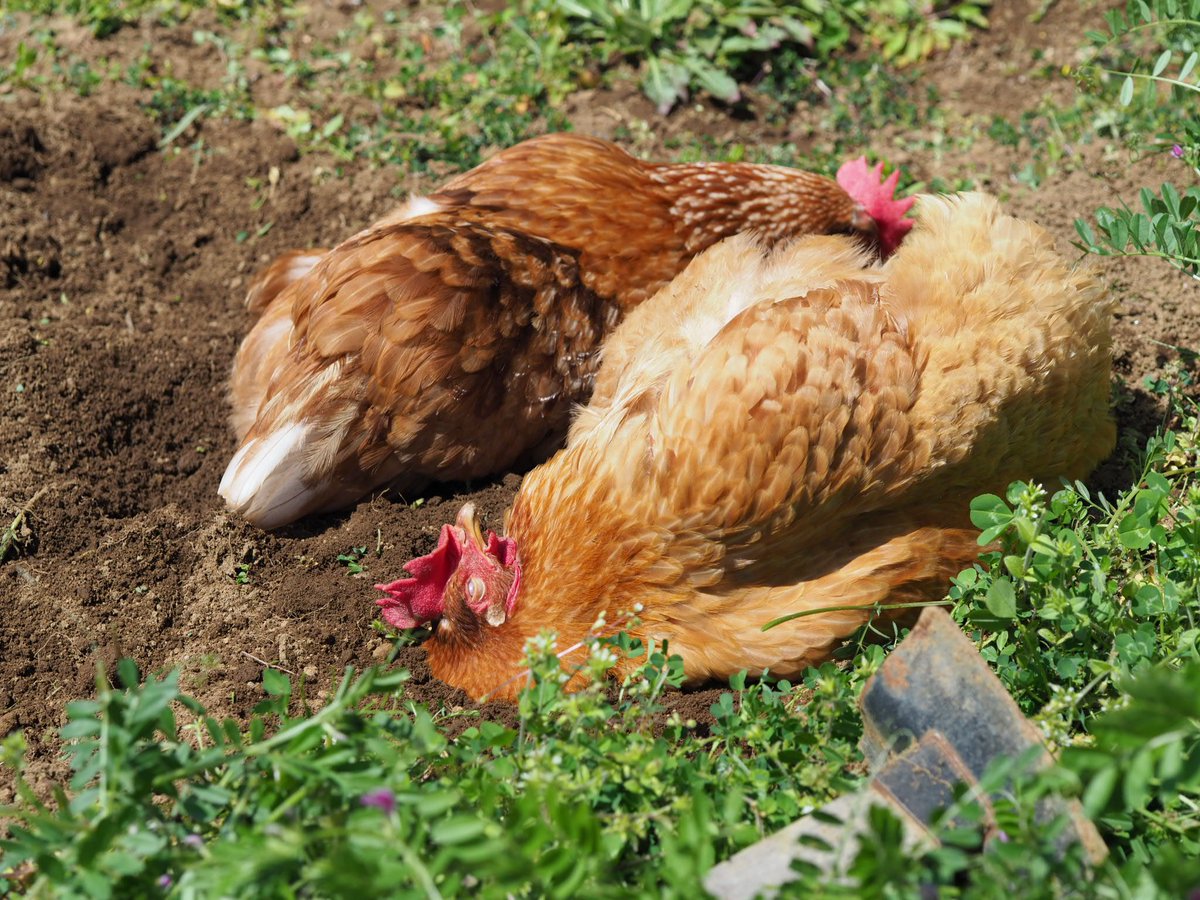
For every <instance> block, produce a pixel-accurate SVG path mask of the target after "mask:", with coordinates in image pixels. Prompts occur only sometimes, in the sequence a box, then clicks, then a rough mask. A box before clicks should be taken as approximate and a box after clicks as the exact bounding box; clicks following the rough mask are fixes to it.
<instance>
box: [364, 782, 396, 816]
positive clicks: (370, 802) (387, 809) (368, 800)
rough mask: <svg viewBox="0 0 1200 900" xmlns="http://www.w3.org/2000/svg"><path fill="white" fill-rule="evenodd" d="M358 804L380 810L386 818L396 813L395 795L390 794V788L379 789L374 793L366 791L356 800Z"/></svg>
mask: <svg viewBox="0 0 1200 900" xmlns="http://www.w3.org/2000/svg"><path fill="white" fill-rule="evenodd" d="M358 802H359V803H361V804H362V805H363V806H373V807H375V808H376V809H378V810H382V812H383V814H384V815H387V816H390V815H391V814H392V813H394V812H395V811H396V795H395V794H394V793H392V789H391V788H379V789H377V790H374V791H367V792H366V793H365V794H363V795H362V796H361V797H359V798H358Z"/></svg>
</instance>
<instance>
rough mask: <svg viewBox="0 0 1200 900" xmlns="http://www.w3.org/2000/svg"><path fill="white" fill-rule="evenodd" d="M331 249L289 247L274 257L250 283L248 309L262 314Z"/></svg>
mask: <svg viewBox="0 0 1200 900" xmlns="http://www.w3.org/2000/svg"><path fill="white" fill-rule="evenodd" d="M328 252H329V251H328V250H326V249H324V248H323V247H310V248H307V249H304V250H288V251H287V252H286V253H281V254H280V255H279V256H277V257H275V258H274V259H273V260H271V262H269V263H268V264H267V265H266V266H265V267H263V268H262V269H259V270H258V272H256V273H255V275H254V280H253V281H251V282H250V289H249V290H248V291H247V292H246V308H247V309H249V310H250V312H252V313H255V314H257V315H262V313H263V311H264V310H266V309H267V307H269V306H270V305H271V304H272V303H274V302H275V298H276V297H278V296H279V295H280V293H282V292H283V289H284V288H286V287H287V286H288V285H290V284H291V283H292V282H294V281H299V280H300V279H301V278H303V277H304V276H305V275H307V274H308V273H309V272H310V271H311V270H312V267H313V266H315V265H316V264H317V263H318V262H320V261H321V257H323V256H324V255H325V254H326V253H328Z"/></svg>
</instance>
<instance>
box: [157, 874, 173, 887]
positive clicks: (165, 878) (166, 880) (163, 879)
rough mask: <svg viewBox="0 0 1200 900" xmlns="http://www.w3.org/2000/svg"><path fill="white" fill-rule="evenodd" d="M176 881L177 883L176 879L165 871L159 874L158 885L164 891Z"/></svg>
mask: <svg viewBox="0 0 1200 900" xmlns="http://www.w3.org/2000/svg"><path fill="white" fill-rule="evenodd" d="M174 883H175V879H174V878H172V877H171V876H170V875H167V874H166V873H163V874H162V875H159V876H158V886H159V887H160V888H162V889H163V890H164V891H165V890H166V889H167V888H169V887H170V886H171V885H173V884H174Z"/></svg>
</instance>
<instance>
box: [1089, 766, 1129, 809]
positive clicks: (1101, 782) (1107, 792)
mask: <svg viewBox="0 0 1200 900" xmlns="http://www.w3.org/2000/svg"><path fill="white" fill-rule="evenodd" d="M1119 775H1120V772H1119V771H1118V769H1117V764H1116V763H1115V762H1114V763H1109V764H1108V765H1107V766H1105V767H1104V768H1103V769H1101V770H1100V771H1099V772H1097V773H1096V774H1095V775H1093V776H1092V780H1091V781H1090V782H1089V783H1088V786H1087V789H1086V790H1085V791H1084V792H1083V808H1084V811H1085V812H1086V813H1087V814H1088V816H1089V817H1090V818H1093V819H1094V818H1096V817H1097V816H1098V815H1099V814H1100V813H1101V812H1103V811H1104V807H1106V806H1107V805H1108V800H1109V798H1110V797H1111V796H1112V793H1113V790H1114V789H1115V788H1116V786H1117V778H1118V777H1119Z"/></svg>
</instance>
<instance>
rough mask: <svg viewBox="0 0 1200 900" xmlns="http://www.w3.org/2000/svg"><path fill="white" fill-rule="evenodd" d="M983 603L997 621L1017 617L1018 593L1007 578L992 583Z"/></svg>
mask: <svg viewBox="0 0 1200 900" xmlns="http://www.w3.org/2000/svg"><path fill="white" fill-rule="evenodd" d="M983 603H984V605H985V606H986V607H987V609H988V612H990V613H991V614H992V615H993V616H995V617H996V618H997V619H1012V618H1015V617H1016V615H1017V597H1016V593H1015V592H1014V591H1013V584H1012V582H1011V581H1009V580H1008V579H1007V578H997V579H996V580H995V581H993V582H992V586H991V587H990V588H988V592H987V596H986V597H985V598H984V601H983Z"/></svg>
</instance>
